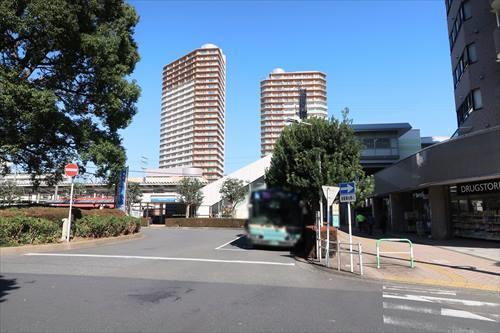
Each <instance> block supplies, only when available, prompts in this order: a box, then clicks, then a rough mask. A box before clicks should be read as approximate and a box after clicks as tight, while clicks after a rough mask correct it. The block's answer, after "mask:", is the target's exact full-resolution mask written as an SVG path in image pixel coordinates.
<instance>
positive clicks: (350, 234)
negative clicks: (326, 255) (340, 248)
mask: <svg viewBox="0 0 500 333" xmlns="http://www.w3.org/2000/svg"><path fill="white" fill-rule="evenodd" d="M347 218H348V221H349V255H350V257H351V259H350V264H351V273H352V272H354V270H353V267H352V264H353V263H352V224H351V203H350V202H348V203H347Z"/></svg>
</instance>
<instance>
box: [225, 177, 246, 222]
mask: <svg viewBox="0 0 500 333" xmlns="http://www.w3.org/2000/svg"><path fill="white" fill-rule="evenodd" d="M219 193H220V194H221V195H222V201H223V202H224V204H226V205H227V206H228V207H229V210H230V212H231V215H232V214H233V213H234V209H235V208H236V205H237V204H238V203H239V202H241V200H243V199H244V198H245V195H246V194H247V193H248V190H247V189H246V186H245V183H244V182H243V181H242V180H241V179H235V178H227V179H226V180H225V181H224V182H223V183H222V186H221V188H220V191H219Z"/></svg>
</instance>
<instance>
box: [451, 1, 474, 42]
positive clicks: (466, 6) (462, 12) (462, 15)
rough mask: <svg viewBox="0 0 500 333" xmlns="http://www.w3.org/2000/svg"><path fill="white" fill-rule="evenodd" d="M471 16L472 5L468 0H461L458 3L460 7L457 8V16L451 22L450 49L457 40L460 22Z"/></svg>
mask: <svg viewBox="0 0 500 333" xmlns="http://www.w3.org/2000/svg"><path fill="white" fill-rule="evenodd" d="M471 17H472V6H471V4H470V0H466V1H464V2H462V4H461V5H460V9H459V10H458V14H457V17H456V18H455V21H454V22H453V26H452V27H451V31H450V38H449V39H450V49H453V46H454V45H455V41H456V40H457V37H458V33H459V31H460V28H461V27H462V23H463V22H464V21H466V20H468V19H470V18H471Z"/></svg>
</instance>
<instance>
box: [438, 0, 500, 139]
mask: <svg viewBox="0 0 500 333" xmlns="http://www.w3.org/2000/svg"><path fill="white" fill-rule="evenodd" d="M445 4H446V11H447V18H448V21H447V23H448V33H449V42H450V54H451V64H452V71H453V85H454V89H455V110H456V117H457V132H456V134H458V135H462V134H466V133H470V132H472V131H477V130H480V129H484V128H489V127H493V126H496V125H500V57H499V54H500V37H499V34H500V32H499V29H500V18H499V15H500V14H499V13H500V0H494V1H493V0H445Z"/></svg>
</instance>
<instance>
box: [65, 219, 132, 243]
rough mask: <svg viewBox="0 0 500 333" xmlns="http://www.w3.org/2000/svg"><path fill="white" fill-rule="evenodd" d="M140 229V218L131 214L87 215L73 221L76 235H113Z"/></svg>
mask: <svg viewBox="0 0 500 333" xmlns="http://www.w3.org/2000/svg"><path fill="white" fill-rule="evenodd" d="M139 230H141V220H140V219H137V218H135V217H131V216H121V217H117V216H99V215H88V216H84V217H82V218H81V219H79V220H77V221H76V222H75V228H74V233H75V236H77V237H91V238H100V237H115V236H120V235H127V234H132V233H135V232H139Z"/></svg>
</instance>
